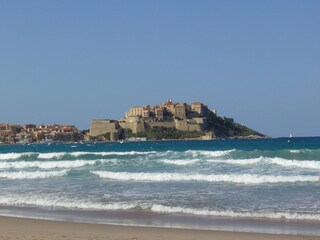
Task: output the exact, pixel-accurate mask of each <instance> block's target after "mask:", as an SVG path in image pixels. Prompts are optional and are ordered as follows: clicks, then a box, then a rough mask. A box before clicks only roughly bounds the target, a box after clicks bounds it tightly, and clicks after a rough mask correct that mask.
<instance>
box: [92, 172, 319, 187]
mask: <svg viewBox="0 0 320 240" xmlns="http://www.w3.org/2000/svg"><path fill="white" fill-rule="evenodd" d="M91 172H92V173H93V174H96V175H98V176H99V177H101V178H106V179H113V180H123V181H132V180H133V181H150V182H168V181H204V182H232V183H242V184H264V183H294V182H318V181H319V177H318V176H299V175H298V176H274V175H256V174H217V175H214V174H211V175H203V174H181V173H128V172H109V171H91Z"/></svg>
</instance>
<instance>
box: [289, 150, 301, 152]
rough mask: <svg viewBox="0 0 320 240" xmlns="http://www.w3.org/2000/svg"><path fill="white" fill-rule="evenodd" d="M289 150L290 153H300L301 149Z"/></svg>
mask: <svg viewBox="0 0 320 240" xmlns="http://www.w3.org/2000/svg"><path fill="white" fill-rule="evenodd" d="M289 152H291V153H300V152H301V150H289Z"/></svg>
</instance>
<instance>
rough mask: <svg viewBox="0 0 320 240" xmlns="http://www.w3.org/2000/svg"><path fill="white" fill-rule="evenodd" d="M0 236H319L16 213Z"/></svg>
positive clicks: (152, 239) (289, 239)
mask: <svg viewBox="0 0 320 240" xmlns="http://www.w3.org/2000/svg"><path fill="white" fill-rule="evenodd" d="M0 239H1V240H2V239H17V240H18V239H24V240H28V239H33V240H40V239H46V240H51V239H52V240H53V239H55V240H58V239H63V240H66V239H69V240H71V239H80V240H81V239H91V240H93V239H95V240H103V239H105V240H107V239H108V240H109V239H110V240H111V239H112V240H116V239H117V240H125V239H131V240H134V239H140V240H158V239H159V240H160V239H161V240H164V239H173V240H180V239H181V240H182V239H183V240H187V239H190V240H191V239H201V240H206V239H210V240H214V239H217V240H229V239H230V240H231V239H232V240H233V239H240V240H241V239H248V240H251V239H252V240H253V239H255V240H264V239H266V240H267V239H268V240H270V239H281V240H294V239H297V240H298V239H299V240H303V239H306V240H307V239H308V240H316V239H317V240H319V239H320V237H319V236H301V235H278V234H260V233H240V232H224V231H207V230H190V229H170V228H154V227H131V226H113V225H105V224H87V223H72V222H60V221H49V220H35V219H25V218H15V217H0Z"/></svg>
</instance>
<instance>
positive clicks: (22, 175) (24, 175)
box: [0, 170, 68, 179]
mask: <svg viewBox="0 0 320 240" xmlns="http://www.w3.org/2000/svg"><path fill="white" fill-rule="evenodd" d="M67 173H68V171H67V170H62V171H48V172H42V171H36V172H23V171H20V172H0V178H6V179H37V178H52V177H62V176H65V175H67Z"/></svg>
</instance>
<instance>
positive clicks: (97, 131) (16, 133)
mask: <svg viewBox="0 0 320 240" xmlns="http://www.w3.org/2000/svg"><path fill="white" fill-rule="evenodd" d="M210 113H213V114H215V115H216V111H215V110H209V108H208V107H207V106H206V105H204V104H203V103H201V102H194V103H192V104H187V103H180V102H178V103H174V102H173V101H172V100H168V101H166V102H165V103H162V104H159V105H154V106H150V105H147V106H143V107H138V106H134V107H131V108H130V110H129V112H127V113H126V114H125V117H124V118H122V119H120V120H107V119H99V120H92V121H91V126H90V129H89V131H81V132H80V131H79V130H78V129H77V128H76V127H75V126H72V125H57V124H53V125H44V124H42V125H39V126H37V125H35V124H25V125H18V124H9V123H8V124H0V144H1V143H2V144H15V143H20V144H24V143H51V142H80V141H92V140H93V141H118V140H127V141H143V140H147V139H146V138H143V137H137V136H138V135H139V133H141V132H144V131H146V130H147V129H152V128H153V129H156V128H158V129H159V128H167V129H169V128H170V129H172V128H174V129H176V130H179V131H185V132H203V131H205V130H206V129H207V116H208V115H209V114H210ZM229 120H230V121H232V119H229ZM213 137H214V133H213V132H208V133H206V134H204V135H203V136H201V139H208V140H209V139H212V138H213Z"/></svg>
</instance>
